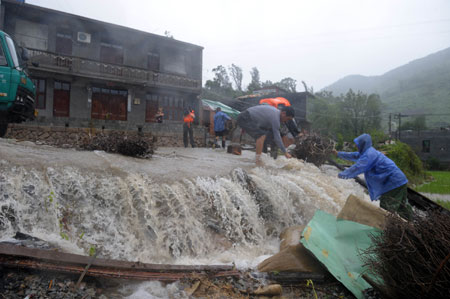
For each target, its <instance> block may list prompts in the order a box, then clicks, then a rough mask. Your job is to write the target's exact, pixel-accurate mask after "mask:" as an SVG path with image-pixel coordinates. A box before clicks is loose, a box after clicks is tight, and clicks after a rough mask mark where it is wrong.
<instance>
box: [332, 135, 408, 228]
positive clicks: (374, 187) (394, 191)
mask: <svg viewBox="0 0 450 299" xmlns="http://www.w3.org/2000/svg"><path fill="white" fill-rule="evenodd" d="M354 142H355V144H356V146H357V147H358V151H357V152H352V153H347V152H336V151H335V154H337V156H338V158H342V159H345V160H349V161H353V162H355V164H353V165H352V166H351V167H349V168H347V169H346V170H344V171H342V172H340V173H339V174H338V177H339V178H341V179H351V178H355V177H356V176H358V175H359V174H361V173H364V177H365V179H366V183H367V188H368V189H369V195H370V199H371V200H372V201H374V200H380V207H382V208H383V209H385V210H388V211H390V212H396V213H398V214H399V215H400V216H402V217H403V218H405V219H411V216H412V208H411V206H410V205H409V203H408V198H407V196H406V195H407V185H406V184H407V183H408V179H407V178H406V176H405V174H404V173H403V172H402V171H401V170H400V169H399V168H398V167H397V165H395V163H394V162H393V161H392V160H391V159H389V158H388V157H386V156H385V155H384V154H382V153H381V152H379V151H377V150H376V149H375V148H373V147H372V138H371V137H370V135H369V134H362V135H361V136H359V137H357V138H355V140H354Z"/></svg>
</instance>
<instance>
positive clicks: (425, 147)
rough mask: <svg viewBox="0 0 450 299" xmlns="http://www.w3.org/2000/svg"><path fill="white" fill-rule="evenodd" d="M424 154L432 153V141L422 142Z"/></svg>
mask: <svg viewBox="0 0 450 299" xmlns="http://www.w3.org/2000/svg"><path fill="white" fill-rule="evenodd" d="M422 152H423V153H429V152H430V140H422Z"/></svg>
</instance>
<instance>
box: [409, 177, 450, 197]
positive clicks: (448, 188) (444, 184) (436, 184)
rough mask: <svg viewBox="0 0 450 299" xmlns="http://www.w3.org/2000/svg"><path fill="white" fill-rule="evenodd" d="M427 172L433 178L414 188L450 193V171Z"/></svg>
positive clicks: (423, 190)
mask: <svg viewBox="0 0 450 299" xmlns="http://www.w3.org/2000/svg"><path fill="white" fill-rule="evenodd" d="M429 173H430V174H431V175H432V176H433V178H434V179H433V180H432V181H431V182H428V183H425V184H422V185H420V186H418V187H417V188H416V190H417V191H418V192H426V193H436V194H450V171H430V172H429Z"/></svg>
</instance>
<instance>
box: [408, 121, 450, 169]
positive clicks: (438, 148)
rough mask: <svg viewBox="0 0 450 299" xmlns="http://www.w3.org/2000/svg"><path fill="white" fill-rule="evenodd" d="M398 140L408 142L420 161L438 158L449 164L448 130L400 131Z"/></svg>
mask: <svg viewBox="0 0 450 299" xmlns="http://www.w3.org/2000/svg"><path fill="white" fill-rule="evenodd" d="M400 141H402V142H404V143H406V144H408V145H409V146H411V148H412V149H413V150H414V152H415V153H416V154H417V155H418V156H419V157H420V159H421V160H422V161H426V160H427V159H429V158H435V159H438V160H439V162H441V164H442V165H446V166H450V130H449V129H446V128H442V129H440V130H426V131H420V132H417V131H402V132H401V138H400Z"/></svg>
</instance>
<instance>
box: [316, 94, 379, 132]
mask: <svg viewBox="0 0 450 299" xmlns="http://www.w3.org/2000/svg"><path fill="white" fill-rule="evenodd" d="M312 102H313V103H312V107H309V111H311V114H310V120H311V122H312V127H313V129H315V130H318V131H320V132H321V133H322V134H326V135H330V136H337V135H338V134H340V135H342V136H343V138H344V140H346V141H351V140H353V138H355V137H356V136H358V135H360V134H362V133H371V132H378V131H379V130H380V128H381V100H380V97H379V96H378V95H376V94H371V95H366V94H364V93H362V92H358V93H354V92H353V91H352V90H349V91H348V92H347V94H346V95H345V96H339V97H334V96H333V94H332V93H331V92H318V93H316V94H315V99H314V100H313V101H312Z"/></svg>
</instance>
